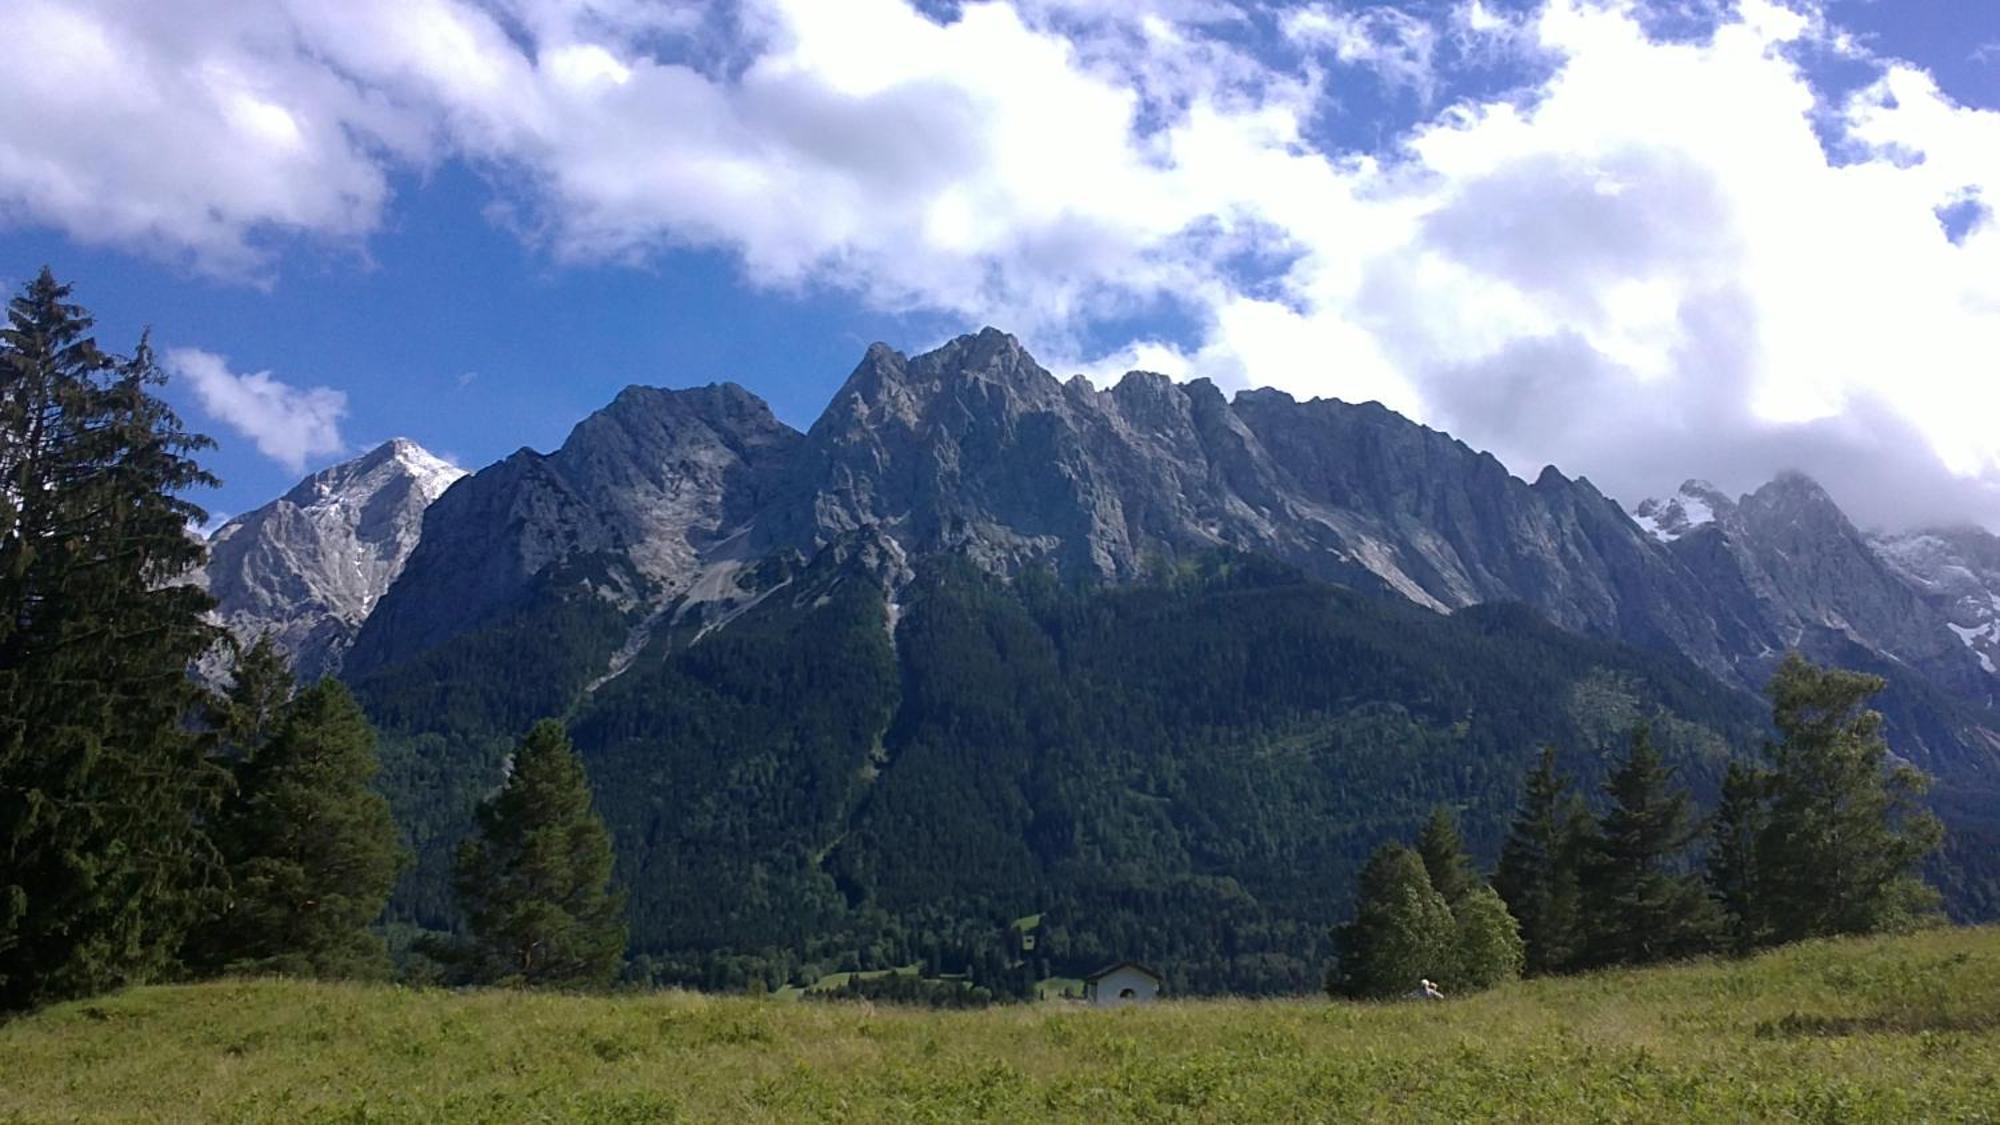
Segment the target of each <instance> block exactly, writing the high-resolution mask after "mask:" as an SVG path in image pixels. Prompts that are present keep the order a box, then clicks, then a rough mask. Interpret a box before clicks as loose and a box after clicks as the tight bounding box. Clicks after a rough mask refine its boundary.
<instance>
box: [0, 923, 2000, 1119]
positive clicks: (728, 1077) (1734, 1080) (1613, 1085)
mask: <svg viewBox="0 0 2000 1125" xmlns="http://www.w3.org/2000/svg"><path fill="white" fill-rule="evenodd" d="M106 1119H110V1120H119V1119H126V1120H227V1121H234V1120H250V1121H257V1120H270V1121H330V1120H340V1121H434V1120H472V1121H514V1120H541V1121H571V1120H583V1121H659V1120H691V1121H730V1122H743V1123H747V1122H781V1121H782V1122H789V1121H899V1122H900V1121H964V1120H979V1119H990V1120H1007V1121H1026V1120H1041V1121H1046V1120H1091V1121H1096V1122H1110V1121H1218V1122H1220V1121H1231V1122H1233V1121H1259V1120H1261V1121H1347V1120H1414V1121H1441V1122H1442V1121H1451V1122H1457V1121H1468V1120H1509V1121H1552V1120H1569V1121H1633V1122H1661V1121H1744V1120H1787V1121H1826V1122H1835V1121H1839V1122H1847V1121H1882V1122H1913V1121H1923V1120H1932V1121H1954V1122H1957V1121H1980V1120H2000V929H1991V928H1988V929H1960V930H1939V931H1934V932H1929V933H1924V934H1918V935H1914V936H1910V937H1901V938H1891V939H1880V940H1867V941H1848V942H1826V943H1815V944H1810V945H1805V946H1800V947H1797V948H1794V949H1789V950H1785V951H1782V952H1778V953H1775V954H1771V955H1768V956H1765V957H1761V958H1758V959H1756V960H1753V961H1748V962H1720V963H1710V964H1698V965H1688V966H1679V967H1673V968H1667V969H1658V970H1651V971H1643V972H1618V973H1605V974H1599V975H1595V976H1589V977H1580V978H1572V979H1567V980H1553V981H1536V982H1529V983H1526V984H1521V985H1516V986H1512V987H1509V988H1504V989H1501V990H1499V991H1496V992H1493V993H1489V994H1486V995H1482V996H1476V997H1470V998H1467V999H1464V1000H1453V1001H1450V1002H1448V1003H1444V1004H1432V1005H1419V1004H1393V1005H1359V1004H1337V1003H1332V1002H1329V1001H1327V1000H1325V999H1322V998H1317V997H1315V998H1304V999H1297V1000H1276V1001H1233V1000H1222V1001H1188V1002H1181V1003H1168V1004H1162V1005H1159V1006H1156V1007H1152V1008H1149V1009H1132V1010H1126V1011H1120V1012H1095V1011H1088V1010H1084V1009H1081V1008H1078V1007H1075V1006H1073V1005H1069V1004H1065V1003H1062V1002H1057V1001H1051V1002H1047V1003H1043V1004H1040V1005H1033V1006H1019V1007H1004V1008H995V1009H991V1010H987V1011H977V1012H929V1011H914V1010H903V1009H892V1008H884V1007H868V1006H865V1005H848V1004H821V1003H801V1002H796V1001H794V1002H784V1001H779V1000H777V999H750V998H741V997H710V996H702V995H696V994H689V993H659V994H648V995H631V996H616V997H581V996H552V995H534V994H522V993H511V992H466V993H454V992H445V991H422V990H409V989H401V988H392V987H380V986H362V985H329V984H311V983H301V982H290V981H275V980H264V981H232V982H223V983H217V984H206V985H195V986H185V987H162V988H142V989H135V990H132V991H129V992H125V993H122V994H119V995H115V996H108V997H102V998H98V999H95V1000H88V1001H83V1002H79V1003H73V1004H68V1005H64V1006H61V1007H58V1008H53V1009H50V1010H48V1011H45V1012H42V1013H39V1014H37V1015H35V1016H32V1017H29V1018H26V1019H22V1020H18V1021H16V1022H14V1023H12V1024H9V1025H7V1026H5V1027H0V1120H6V1121H16V1120H18V1121H63V1120H106Z"/></svg>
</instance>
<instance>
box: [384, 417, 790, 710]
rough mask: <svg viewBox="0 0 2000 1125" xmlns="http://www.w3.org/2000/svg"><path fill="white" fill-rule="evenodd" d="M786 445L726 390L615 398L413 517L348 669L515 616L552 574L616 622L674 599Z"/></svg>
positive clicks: (757, 494) (756, 493)
mask: <svg viewBox="0 0 2000 1125" xmlns="http://www.w3.org/2000/svg"><path fill="white" fill-rule="evenodd" d="M797 441H798V434H797V433H796V431H793V430H792V429H790V428H789V427H787V426H785V425H784V424H783V423H781V422H779V421H778V420H777V419H776V418H773V417H772V416H771V412H770V409H769V407H767V406H765V405H764V403H763V401H762V400H760V399H758V398H757V397H756V396H754V395H751V394H750V393H749V392H747V391H745V390H743V389H742V388H741V387H737V386H735V385H734V384H719V385H714V386H708V387H698V388H694V389H692V390H685V391H669V390H661V389H658V388H653V387H636V386H635V387H628V388H626V389H625V390H624V391H622V392H620V394H619V395H618V397H617V398H616V399H615V400H613V401H612V403H611V404H610V405H609V406H607V407H605V408H604V409H603V410H600V411H598V412H597V413H595V414H593V415H591V416H590V417H589V418H587V419H585V420H584V421H583V422H582V423H580V424H578V426H577V427H576V429H575V430H574V431H572V432H571V434H570V436H569V439H568V440H567V441H565V442H564V443H563V446H562V448H560V449H558V450H556V451H555V452H554V453H551V454H547V455H543V454H540V453H536V452H534V451H532V450H527V449H523V450H521V451H519V452H517V453H515V454H513V455H512V456H510V457H508V458H506V459H505V460H503V461H500V462H499V463H498V464H495V465H492V466H489V467H488V468H485V469H482V470H480V471H479V472H478V473H475V474H473V476H472V477H471V478H470V479H469V480H467V481H466V482H465V484H464V485H463V486H461V487H459V488H457V489H454V490H453V491H452V493H451V495H450V496H449V497H447V498H446V499H445V500H444V501H443V502H442V503H441V504H439V505H438V506H436V507H435V508H433V509H432V510H431V511H430V512H428V513H426V517H425V522H424V531H423V538H422V541H421V543H420V544H419V545H418V547H417V549H416V550H415V551H414V552H413V553H412V555H411V558H410V562H409V566H408V568H407V573H406V575H405V576H404V578H403V580H402V581H400V582H398V583H397V584H396V586H395V587H394V588H393V589H392V590H391V591H390V592H389V594H388V596H387V597H386V598H384V599H383V602H382V605H381V607H380V609H379V610H378V612H376V613H374V614H372V615H371V616H370V617H369V620H368V623H367V625H366V626H365V627H364V628H363V629H362V631H361V635H360V636H359V637H358V638H357V640H356V642H355V646H354V654H353V657H352V663H351V667H352V669H353V670H354V672H356V673H357V674H361V675H365V674H367V673H368V672H370V671H372V670H374V669H377V668H380V667H383V666H386V665H389V664H393V663H395V662H396V661H399V660H404V659H408V658H410V657H413V656H415V655H417V654H419V653H421V652H423V651H425V650H427V649H429V648H432V647H434V646H436V645H438V644H440V643H442V642H444V641H446V640H449V639H451V638H452V637H455V636H458V635H461V634H463V633H466V632H467V631H469V630H472V629H475V628H478V627H480V626H482V625H485V624H487V623H489V622H491V621H493V620H495V619H497V618H499V617H503V616H505V615H506V614H507V613H509V612H513V611H519V610H522V609H524V608H526V607H527V606H528V605H529V604H530V602H532V600H533V595H534V592H535V591H536V590H537V589H538V588H539V586H540V585H541V584H542V583H544V582H546V581H547V580H548V577H549V575H551V574H553V573H556V572H559V571H563V570H565V569H566V568H567V569H575V568H577V567H582V568H583V569H582V570H579V571H577V573H579V574H583V573H585V572H587V573H588V577H585V578H581V579H579V580H580V581H582V582H583V583H585V584H586V585H587V586H588V587H589V588H590V589H591V590H592V592H594V593H595V594H596V595H597V596H599V597H602V598H604V599H605V600H607V601H608V602H610V603H611V604H614V605H616V606H618V607H619V608H620V609H621V610H626V609H633V608H635V607H643V606H646V605H649V604H652V603H654V602H655V601H657V600H659V599H661V598H663V597H669V596H672V595H674V594H678V593H680V592H682V591H684V590H685V589H686V588H687V587H688V586H689V585H691V584H692V583H693V581H694V579H695V578H696V576H697V575H698V573H699V571H700V570H701V568H702V566H703V565H704V563H705V562H706V561H707V559H708V558H709V557H710V555H711V554H712V553H714V552H715V551H717V550H718V549H720V548H722V547H723V546H724V545H725V544H726V543H727V542H728V541H729V539H730V538H731V536H732V535H733V534H734V533H735V532H736V530H737V529H738V525H739V524H741V523H742V522H744V521H745V520H747V519H748V518H749V517H750V515H751V514H752V513H754V512H755V511H756V510H757V508H758V506H759V504H760V503H761V501H762V500H763V498H764V494H765V492H766V490H767V489H768V482H769V479H770V478H771V476H772V474H773V473H774V471H775V469H776V467H777V466H778V465H781V464H783V462H784V460H785V457H786V455H787V454H788V453H789V452H790V451H791V449H792V447H793V446H794V445H795V444H796V443H797ZM586 560H588V562H587V563H586Z"/></svg>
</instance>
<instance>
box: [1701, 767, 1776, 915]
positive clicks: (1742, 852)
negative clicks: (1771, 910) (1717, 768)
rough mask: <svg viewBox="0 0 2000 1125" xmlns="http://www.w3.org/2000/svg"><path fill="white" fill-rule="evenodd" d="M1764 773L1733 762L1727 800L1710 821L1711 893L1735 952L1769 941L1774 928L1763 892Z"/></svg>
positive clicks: (1727, 781) (1724, 790)
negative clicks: (1760, 847) (1760, 856)
mask: <svg viewBox="0 0 2000 1125" xmlns="http://www.w3.org/2000/svg"><path fill="white" fill-rule="evenodd" d="M1765 819H1766V817H1765V810H1764V779H1763V775H1761V774H1760V773H1758V772H1757V771H1756V770H1754V769H1752V768H1750V767H1749V766H1746V765H1744V764H1743V763H1741V762H1731V763H1729V772H1728V773H1727V774H1725V775H1724V776H1723V779H1722V799H1721V801H1720V802H1719V803H1718V804H1717V805H1716V810H1715V816H1714V818H1713V819H1712V820H1711V821H1710V822H1709V830H1708V833H1709V837H1708V839H1709V842H1708V871H1707V874H1708V892H1709V895H1710V897H1711V898H1712V900H1713V901H1714V902H1715V903H1716V905H1717V907H1719V908H1720V909H1721V911H1722V917H1723V943H1724V945H1726V946H1727V947H1728V949H1729V950H1730V951H1731V952H1734V953H1739V954H1740V953H1748V952H1750V951H1751V950H1752V949H1755V948H1756V947H1757V946H1759V945H1762V944H1764V942H1765V940H1766V935H1767V934H1768V933H1769V923H1768V921H1767V920H1766V917H1765V904H1764V901H1763V899H1762V898H1761V897H1760V896H1759V888H1758V882H1759V874H1758V869H1757V840H1758V837H1760V836H1761V835H1762V834H1763V832H1764V822H1765Z"/></svg>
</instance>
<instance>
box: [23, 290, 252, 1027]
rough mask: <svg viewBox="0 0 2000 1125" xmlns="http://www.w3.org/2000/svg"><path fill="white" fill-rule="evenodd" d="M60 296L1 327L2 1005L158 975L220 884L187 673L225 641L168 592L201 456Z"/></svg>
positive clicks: (189, 565) (28, 294)
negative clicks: (207, 828)
mask: <svg viewBox="0 0 2000 1125" xmlns="http://www.w3.org/2000/svg"><path fill="white" fill-rule="evenodd" d="M69 296H70V290H69V287H67V286H64V285H60V284H58V283H57V282H56V281H55V279H54V278H53V277H52V276H51V275H50V274H49V272H48V270H46V269H44V270H43V271H42V272H41V274H40V276H38V277H37V278H36V279H35V280H34V281H32V282H29V283H28V285H27V286H26V287H25V288H24V289H23V290H22V292H21V294H20V295H19V296H18V297H16V298H15V299H14V300H13V301H12V302H11V303H10V305H9V307H8V314H7V326H6V328H5V329H4V330H0V1010H5V1009H10V1008H20V1007H25V1006H30V1005H34V1004H38V1003H42V1002H45V1001H48V1000H53V999H58V998H61V997H65V996H75V995H80V994H84V993H88V992H93V991H97V990H100V989H104V988H108V987H112V986H115V985H117V984H121V983H125V982H130V981H136V980H144V979H146V978H148V977H150V976H154V975H158V974H160V973H163V972H165V971H167V970H168V969H169V968H170V967H171V965H172V960H173V955H174V952H175V951H176V950H177V949H178V948H179V946H180V944H181V940H182V938H183V936H184V934H185V931H186V929H187V927H188V926H189V925H190V924H191V922H192V921H193V920H194V918H195V917H197V916H198V914H199V911H200V909H201V907H202V900H203V897H204V889H205V887H207V886H209V885H211V884H213V883H214V882H217V881H219V876H218V873H217V871H216V865H215V862H214V854H213V851H212V849H211V848H210V847H209V845H208V841H207V839H206V836H205V835H204V833H203V831H202V827H201V826H202V819H203V817H204V816H205V815H206V814H207V813H208V812H209V811H210V810H211V809H212V808H213V807H214V804H215V801H216V800H217V798H218V796H219V794H220V792H221V788H222V781H223V778H222V776H221V773H220V771H219V770H217V769H215V768H214V767H213V766H212V765H211V764H210V763H209V761H208V754H207V749H208V747H207V742H208V739H207V738H206V736H204V735H202V734H200V733H197V732H196V730H195V729H194V727H193V725H192V722H191V720H192V719H193V718H194V717H195V716H196V715H197V714H198V713H199V712H200V711H201V710H202V708H203V703H204V700H203V693H202V692H201V690H200V688H199V687H197V686H196V684H195V683H194V682H193V680H191V679H190V677H189V676H188V675H187V671H188V668H189V666H190V665H191V664H192V663H193V662H194V661H195V660H196V659H197V658H198V657H200V656H201V655H202V654H203V653H204V652H205V651H207V650H208V649H209V648H211V647H212V646H213V645H214V643H215V642H216V640H217V631H216V630H215V628H214V627H213V626H211V625H209V624H207V623H206V622H205V621H204V620H203V616H202V615H203V613H204V611H205V610H207V609H208V607H209V606H210V604H211V603H210V602H209V599H208V597H207V595H206V594H204V593H202V592H201V591H200V590H199V589H197V588H195V587H193V586H191V585H187V584H184V583H180V582H178V581H177V580H178V579H180V578H182V577H183V576H185V575H186V574H187V573H188V572H189V571H190V570H192V569H193V568H194V567H196V566H197V565H199V563H200V561H201V558H202V548H201V545H200V544H199V543H198V542H196V541H195V540H193V539H192V538H190V537H189V536H188V535H187V533H186V527H187V525H188V524H189V523H191V522H199V520H201V519H202V518H204V515H203V513H202V512H201V510H200V509H199V508H197V507H195V506H194V505H193V504H191V503H190V502H188V501H187V500H185V499H183V498H182V497H183V494H184V493H185V492H187V491H188V490H190V489H192V488H195V487H198V486H202V485H207V484H212V483H213V480H212V478H210V477H209V476H208V475H207V474H206V473H204V472H203V471H202V470H201V468H200V467H199V466H198V465H197V464H196V463H195V461H194V460H193V458H192V454H193V453H195V452H196V451H198V450H200V449H202V448H205V447H206V446H207V445H209V444H210V443H209V442H208V440H207V439H206V438H202V437H200V436H197V435H194V434H190V433H188V432H187V431H185V430H184V429H182V428H181V423H180V420H179V419H178V418H177V417H175V415H174V413H173V411H172V410H170V409H169V408H168V407H167V406H166V404H165V403H164V402H162V401H161V400H160V399H159V398H158V397H157V396H156V395H155V393H154V391H155V388H157V387H158V386H159V385H160V383H161V382H163V376H161V374H160V373H159V371H158V369H157V367H156V366H155V364H154V362H153V356H152V352H151V349H150V347H149V346H148V345H147V344H146V342H145V341H144V340H143V339H142V340H141V341H140V343H139V346H138V348H137V350H136V351H135V352H134V353H133V355H132V356H131V357H130V358H128V359H120V358H118V357H115V356H112V355H110V354H108V353H106V352H104V351H102V350H100V349H99V348H98V346H97V344H96V342H95V341H94V340H93V339H92V338H91V337H90V335H89V330H90V325H91V320H90V317H89V316H88V315H87V314H85V313H84V311H83V310H82V309H81V308H79V307H78V306H76V305H75V304H73V303H71V302H70V300H69Z"/></svg>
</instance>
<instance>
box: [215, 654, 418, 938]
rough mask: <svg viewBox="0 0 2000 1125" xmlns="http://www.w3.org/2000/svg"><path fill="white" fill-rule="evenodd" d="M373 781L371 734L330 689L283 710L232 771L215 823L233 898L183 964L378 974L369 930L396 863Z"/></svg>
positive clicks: (389, 823) (392, 836)
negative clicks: (229, 791) (230, 789)
mask: <svg viewBox="0 0 2000 1125" xmlns="http://www.w3.org/2000/svg"><path fill="white" fill-rule="evenodd" d="M285 678H287V679H288V678H289V676H287V677H285ZM243 684H244V681H243V680H241V679H239V681H238V686H239V687H241V686H243ZM375 771H376V760H375V732H374V731H373V730H372V729H370V727H369V725H368V720H367V719H366V718H365V717H364V716H363V715H362V714H361V709H360V708H359V707H357V706H355V703H354V699H353V697H352V696H350V695H348V693H347V689H346V688H345V687H342V686H341V685H340V683H339V682H338V681H336V680H332V679H326V680H321V681H319V682H318V683H316V684H314V685H313V686H311V687H309V688H306V689H305V690H304V691H302V692H300V693H299V694H298V696H297V697H296V698H294V699H292V700H291V701H290V702H289V703H287V704H286V705H285V706H284V708H283V710H282V711H281V712H280V713H279V715H278V717H277V720H276V724H275V726H274V728H273V729H272V730H271V734H270V737H269V739H268V740H266V741H265V742H264V743H263V744H262V745H261V746H259V747H257V748H256V750H255V752H254V753H252V755H251V756H250V757H249V758H248V759H247V760H246V761H244V762H242V763H241V764H240V765H239V766H238V767H237V769H236V778H237V790H236V793H235V794H234V795H233V796H232V797H231V798H230V799H229V800H228V801H227V802H226V803H225V805H224V807H223V811H222V814H221V816H220V817H219V818H218V823H217V825H216V838H217V842H218V844H219V845H220V846H221V848H222V851H223V854H224V856H225V857H226V859H227V861H228V864H229V873H230V891H229V895H228V898H227V900H226V902H225V905H224V908H223V910H222V911H221V912H220V914H219V916H218V917H216V918H215V919H214V920H213V921H212V922H211V923H210V924H208V925H206V926H204V927H203V928H202V929H201V930H200V931H198V933H197V937H196V940H195V942H194V949H193V951H192V953H191V956H190V960H191V961H194V962H195V963H197V964H198V965H201V966H203V967H207V968H228V969H233V970H237V971H258V972H282V973H289V974H294V975H299V976H321V977H380V976H385V975H386V974H387V972H388V952H387V949H386V947H385V946H384V945H383V942H382V938H381V937H380V935H378V934H375V933H373V932H371V931H370V930H369V928H368V927H369V925H370V924H371V923H373V922H374V921H375V920H376V918H378V917H380V915H381V913H382V908H383V906H384V905H386V904H387V902H388V900H389V891H390V888H391V887H392V886H393V885H394V883H395V878H396V868H397V865H398V863H399V862H400V860H401V858H402V856H401V849H400V848H399V846H398V845H397V842H396V825H395V822H394V821H393V820H391V819H390V816H389V804H388V802H387V801H385V800H384V799H383V798H382V796H381V794H379V793H377V792H375V790H374V789H373V788H372V786H371V782H372V780H373V778H374V776H375Z"/></svg>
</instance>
